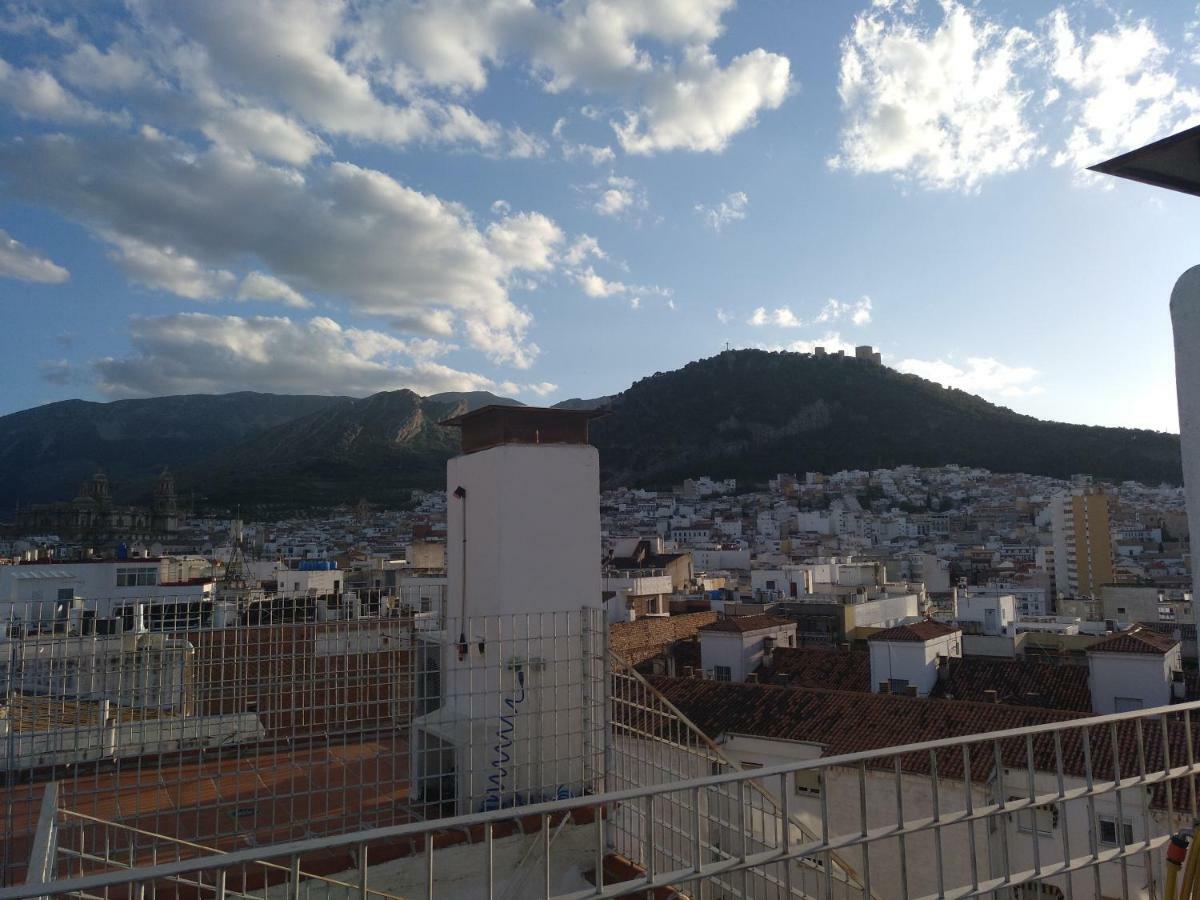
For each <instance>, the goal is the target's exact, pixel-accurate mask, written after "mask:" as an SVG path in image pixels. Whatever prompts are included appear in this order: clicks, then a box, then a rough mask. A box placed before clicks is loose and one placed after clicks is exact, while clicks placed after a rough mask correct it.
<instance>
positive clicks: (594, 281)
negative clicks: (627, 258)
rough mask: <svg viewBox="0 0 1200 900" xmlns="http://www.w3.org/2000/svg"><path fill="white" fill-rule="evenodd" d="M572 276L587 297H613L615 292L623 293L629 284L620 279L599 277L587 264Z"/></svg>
mask: <svg viewBox="0 0 1200 900" xmlns="http://www.w3.org/2000/svg"><path fill="white" fill-rule="evenodd" d="M572 277H573V278H574V279H575V280H576V281H577V282H578V283H579V286H580V287H581V288H582V289H583V292H584V293H585V294H587V296H589V297H596V298H601V297H613V296H615V295H617V294H624V293H625V292H626V291H628V290H629V286H628V285H626V284H624V283H622V282H620V281H607V280H605V279H604V278H602V277H600V276H599V275H597V274H596V270H595V269H593V268H592V267H591V266H588V267H587V268H586V269H584V270H583V271H581V272H576V273H574V274H573V275H572Z"/></svg>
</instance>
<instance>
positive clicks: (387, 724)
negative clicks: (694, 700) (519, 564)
mask: <svg viewBox="0 0 1200 900" xmlns="http://www.w3.org/2000/svg"><path fill="white" fill-rule="evenodd" d="M22 611H23V612H25V613H28V612H29V611H30V607H29V605H26V606H25V607H23V608H22ZM277 611H278V610H277ZM243 612H244V611H243ZM332 612H334V613H335V615H330V614H329V612H327V613H326V614H324V615H322V617H321V620H320V621H318V620H316V619H315V617H312V616H311V615H308V614H307V613H305V612H300V613H299V614H296V613H295V611H294V610H293V611H291V613H290V614H286V615H280V616H279V620H278V621H275V620H273V619H272V617H271V616H270V615H267V614H262V613H261V612H260V613H259V614H257V615H255V616H254V617H253V620H252V621H247V617H246V616H245V615H238V616H236V617H232V618H230V619H229V620H228V621H225V622H223V623H217V624H214V623H213V622H212V621H211V620H208V621H203V622H199V623H197V622H194V621H193V622H191V623H190V626H191V627H189V628H188V629H187V630H184V631H173V630H166V631H149V630H147V629H146V627H145V625H146V621H147V620H148V619H149V618H150V617H149V616H147V615H144V614H142V615H139V616H138V618H137V621H136V622H132V623H130V624H131V627H130V628H129V630H124V629H123V628H122V627H121V623H120V622H118V623H117V624H116V625H114V626H112V627H111V629H110V627H108V626H105V627H103V633H101V632H100V630H98V629H96V628H92V627H89V628H87V629H86V633H85V630H84V629H81V628H80V627H78V622H72V621H70V620H67V619H64V618H61V617H58V618H56V617H55V616H54V615H53V614H52V613H51V614H48V615H47V616H45V617H41V616H38V617H37V618H36V619H35V620H34V621H36V622H37V625H36V627H30V625H31V620H30V619H28V618H27V619H25V620H23V621H16V620H15V619H14V620H12V621H10V622H9V623H8V624H9V625H10V626H17V627H10V628H8V629H7V630H6V631H5V636H3V637H0V779H2V784H0V885H12V884H16V883H20V882H21V881H22V880H24V878H25V877H26V875H27V871H26V870H27V868H28V865H29V857H30V852H31V849H32V848H33V846H34V844H35V843H36V841H37V836H38V823H39V819H40V817H42V811H43V807H44V800H45V798H46V797H47V795H48V791H49V790H50V789H51V788H52V789H53V791H54V792H55V793H56V794H57V802H56V804H54V805H55V806H56V808H57V809H59V810H61V811H63V813H64V815H70V816H73V817H74V818H73V819H72V820H71V823H70V826H71V827H69V828H67V829H66V830H65V831H62V832H61V833H62V834H66V835H68V836H70V835H73V834H84V838H83V839H85V840H86V845H87V846H88V847H89V848H93V847H94V846H95V839H94V836H93V837H91V838H88V837H87V836H86V834H85V832H87V831H88V829H86V828H83V827H82V826H81V825H80V824H79V823H80V822H83V821H85V820H95V822H97V823H100V822H103V823H109V826H111V827H109V826H105V827H106V828H108V831H106V832H105V834H106V836H105V838H104V842H103V843H104V844H105V845H106V846H109V847H110V848H113V847H116V846H117V845H116V844H114V843H113V835H116V834H118V833H119V832H120V833H124V834H126V835H131V834H135V833H136V834H140V835H142V837H141V838H139V839H138V840H137V841H135V842H132V843H130V844H129V846H130V847H132V848H134V849H136V850H137V852H136V853H135V854H134V857H133V858H132V859H129V858H128V857H122V859H123V861H124V863H125V864H126V865H127V866H128V865H133V866H134V867H137V866H140V865H142V864H148V863H153V862H154V861H156V860H157V861H159V862H162V861H164V860H166V859H168V858H183V857H185V856H188V855H194V854H195V853H196V852H197V850H196V848H197V847H201V848H211V849H212V850H213V851H230V850H235V849H239V848H244V847H247V846H268V845H272V844H276V843H280V842H286V841H290V840H300V839H305V838H314V837H324V836H330V835H335V834H341V833H345V832H353V831H359V830H362V829H367V828H372V827H383V826H388V825H395V824H400V823H405V822H411V821H413V820H415V819H421V818H434V819H436V818H438V817H442V816H445V815H454V814H459V813H462V814H466V813H470V812H473V811H478V810H479V809H482V808H491V807H493V806H494V807H510V806H516V805H524V804H528V803H532V802H538V801H541V800H543V799H547V798H555V797H560V796H571V795H576V794H581V793H583V792H584V791H588V792H595V791H596V790H597V789H598V788H599V786H600V785H599V778H600V770H601V767H602V760H603V749H604V746H605V737H604V734H605V729H606V722H607V716H606V713H605V704H606V689H607V685H606V683H605V673H606V665H605V662H604V659H605V657H604V654H605V652H606V651H605V648H604V641H605V638H606V631H605V629H604V622H603V618H604V616H603V611H601V610H592V609H589V610H573V611H563V612H548V613H542V614H529V615H513V616H478V617H472V618H468V619H465V620H457V619H437V620H431V619H429V618H428V617H427V616H424V615H421V614H403V613H401V612H400V610H399V609H398V608H389V607H378V608H374V609H370V608H364V607H363V606H362V605H359V606H356V607H355V608H354V609H353V610H345V611H342V612H344V613H345V615H343V614H342V613H341V612H338V611H337V610H333V611H332ZM349 615H353V616H354V617H353V618H350V617H348V616H349ZM158 621H160V622H162V620H161V619H160V620H158ZM163 624H167V623H163ZM168 627H169V625H168ZM95 827H96V828H100V826H99V825H96V826H95ZM146 835H156V836H157V843H153V842H151V843H149V844H148V843H147V841H148V840H149V839H148V838H145V836H146ZM126 843H129V842H126ZM60 845H61V841H60ZM121 846H125V845H124V844H122V845H121ZM87 852H88V854H89V858H90V857H94V856H96V855H97V854H94V853H92V850H91V849H89V850H88V851H87ZM98 855H99V856H100V857H104V855H105V854H104V853H100V854H98ZM114 859H116V857H114ZM91 861H92V862H93V863H95V859H92V860H91ZM62 871H75V870H74V869H68V870H63V869H61V868H60V869H56V870H55V872H56V874H61V872H62Z"/></svg>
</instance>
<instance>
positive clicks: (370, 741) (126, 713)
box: [0, 610, 1200, 900]
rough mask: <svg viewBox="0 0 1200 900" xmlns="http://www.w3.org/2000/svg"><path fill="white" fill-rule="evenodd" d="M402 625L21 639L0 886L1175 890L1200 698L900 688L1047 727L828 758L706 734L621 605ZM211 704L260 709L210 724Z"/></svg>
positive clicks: (18, 894) (792, 746)
mask: <svg viewBox="0 0 1200 900" xmlns="http://www.w3.org/2000/svg"><path fill="white" fill-rule="evenodd" d="M405 628H406V625H405V620H403V619H395V618H390V619H389V618H386V617H381V618H377V619H371V618H362V619H357V620H345V621H337V622H325V623H319V627H318V625H317V624H314V623H285V624H279V625H276V624H259V625H253V626H250V625H246V624H244V623H243V624H240V625H238V626H237V627H232V628H227V629H212V630H211V633H207V632H206V633H204V634H189V635H186V636H180V635H176V636H173V637H172V639H173V640H180V641H184V642H186V643H187V644H188V645H190V647H191V651H190V652H191V653H192V654H193V655H192V656H190V657H189V656H187V652H188V650H187V648H184V647H174V648H173V649H172V653H173V654H175V655H172V653H166V652H165V650H164V648H162V647H157V648H156V647H152V648H151V650H150V651H149V652H143V650H142V649H141V647H142V643H141V641H142V635H141V634H140V633H134V634H131V635H126V636H124V637H121V636H120V635H118V637H119V638H121V640H122V641H124V644H128V647H127V648H125V649H123V650H122V653H125V652H126V651H128V652H129V653H132V654H133V656H132V657H127V656H121V655H117V656H113V655H112V654H111V653H109V652H108V650H110V649H111V648H108V649H103V648H106V647H108V645H107V644H105V643H104V642H103V641H101V640H100V639H99V637H98V636H93V635H88V636H87V637H88V638H93V637H95V640H93V642H92V644H91V645H86V644H79V643H78V642H77V641H76V638H82V637H84V636H82V635H77V636H75V637H72V635H71V634H70V633H69V632H67V633H65V634H59V635H57V636H55V635H54V633H51V635H50V636H51V637H54V639H55V640H57V641H59V644H55V645H54V646H56V647H61V648H66V649H70V648H77V647H78V646H93V647H96V648H102V649H103V652H98V653H96V654H93V656H92V657H88V656H87V655H86V654H85V655H84V658H90V659H100V660H109V659H110V657H111V658H112V659H115V660H117V663H119V664H114V665H109V664H108V663H105V664H104V665H103V666H101V665H99V664H96V665H90V664H89V665H83V666H81V665H79V664H78V654H76V656H74V657H73V656H71V655H70V654H68V653H67V652H66V649H62V651H61V652H55V653H49V654H41V655H39V653H37V652H34V651H35V650H36V649H37V647H40V646H42V644H37V645H36V646H34V645H30V646H27V647H24V648H23V650H24V651H27V652H25V655H19V654H18V655H17V656H16V657H14V656H13V655H12V654H11V653H10V655H9V656H8V657H6V658H7V659H9V660H10V662H9V665H8V668H7V670H6V676H5V677H6V679H7V682H6V683H7V686H8V691H7V694H6V697H7V700H6V702H5V710H6V716H7V718H6V719H5V722H6V728H7V729H8V731H7V738H8V740H7V745H6V746H7V748H8V749H7V751H6V752H7V756H6V759H7V763H6V765H7V769H6V776H7V778H8V783H7V785H6V787H5V788H4V802H5V806H4V807H3V809H4V815H5V820H4V822H5V833H4V842H5V851H4V852H5V854H6V858H7V860H8V861H9V862H8V868H7V870H6V873H7V876H8V877H7V882H6V886H3V887H0V900H7V898H26V897H41V896H50V895H53V896H75V897H106V898H118V897H121V898H123V897H139V898H143V897H164V898H166V897H176V896H179V897H182V896H199V897H209V896H211V897H229V896H237V897H264V898H265V897H299V896H312V897H337V896H347V897H348V896H355V897H399V896H426V897H439V896H445V897H459V896H487V897H490V898H501V900H503V898H505V897H509V898H517V897H529V896H542V897H547V898H560V900H566V898H574V900H584V898H596V900H599V898H608V897H619V896H624V895H626V894H630V893H636V892H644V891H648V890H653V891H658V890H662V891H676V892H679V893H681V894H684V895H687V896H690V897H693V898H697V900H705V898H713V900H715V898H722V897H752V898H768V900H775V898H779V900H784V898H786V900H791V898H801V897H813V898H816V897H824V898H831V900H833V898H836V900H842V898H854V900H858V898H867V897H880V898H891V897H900V898H910V897H935V896H949V897H976V896H985V895H989V894H995V893H1007V892H1009V891H1011V890H1014V889H1017V888H1023V887H1025V886H1036V887H1037V890H1038V891H1040V892H1041V895H1055V892H1058V893H1059V894H1061V895H1062V896H1065V897H1080V898H1083V897H1091V896H1102V895H1103V896H1122V897H1137V896H1147V897H1149V896H1161V894H1162V885H1163V880H1164V879H1163V863H1162V859H1161V850H1162V848H1163V847H1164V845H1165V843H1166V842H1167V840H1168V839H1169V836H1170V835H1171V834H1172V833H1173V832H1175V831H1177V830H1180V829H1182V828H1188V827H1190V826H1191V824H1192V823H1193V822H1194V821H1195V820H1196V819H1197V787H1198V786H1197V784H1196V776H1197V775H1198V774H1200V766H1198V765H1197V762H1196V743H1197V736H1198V729H1197V728H1196V726H1195V725H1194V724H1193V721H1192V720H1193V718H1194V717H1195V716H1196V715H1197V712H1198V711H1200V702H1198V703H1186V704H1179V705H1176V706H1170V707H1162V708H1158V709H1151V710H1141V711H1137V712H1129V713H1121V714H1116V715H1109V716H1100V717H1087V718H1085V717H1072V716H1071V715H1070V714H1067V713H1061V712H1060V713H1055V712H1051V711H1045V710H1038V711H1031V710H1023V709H1018V708H1013V709H1012V711H1011V714H1007V713H1005V712H1004V710H1005V708H1003V707H998V706H996V705H994V704H989V705H987V706H986V707H982V706H981V705H978V704H970V703H962V702H961V701H933V700H921V701H915V700H907V699H906V698H894V699H888V700H884V701H882V702H895V703H900V704H905V708H906V710H909V711H910V712H908V713H906V714H907V715H908V716H909V717H910V718H911V720H912V721H916V720H918V719H920V718H921V717H922V716H924V715H925V714H926V712H925V711H926V710H929V709H931V706H930V704H941V706H939V708H941V709H945V708H947V707H946V704H956V706H955V708H957V709H960V710H962V711H963V712H962V715H961V718H960V719H959V722H960V723H968V724H969V722H971V721H987V722H993V723H997V724H1002V723H1003V722H1004V721H1011V722H1014V723H1021V725H1022V727H1015V728H1008V729H1005V730H1000V731H991V732H985V733H980V734H969V735H965V736H950V737H946V738H942V739H938V740H933V741H922V742H919V743H901V744H898V745H897V746H892V747H886V748H881V749H873V750H869V751H863V752H852V753H834V754H831V755H823V754H827V753H829V748H828V747H826V746H822V745H821V744H819V743H812V742H806V741H804V740H802V739H800V740H796V739H793V737H800V738H802V737H803V733H804V729H802V728H800V729H798V730H797V731H796V732H795V734H793V733H792V732H789V731H788V730H787V729H780V728H772V727H764V728H763V729H762V732H761V733H760V734H759V735H758V736H755V735H753V734H751V735H742V734H737V735H734V734H720V733H713V734H704V733H702V732H701V731H700V730H698V729H697V728H696V727H695V726H694V725H693V724H692V723H691V722H690V721H689V720H688V719H687V717H686V716H685V715H684V714H683V713H681V712H680V710H679V708H677V707H676V705H674V704H673V703H672V702H671V701H670V699H669V696H670V695H672V693H673V692H672V689H671V687H670V683H668V682H666V681H662V682H659V681H657V680H656V681H655V682H654V683H651V682H649V681H647V680H646V679H643V678H642V677H641V676H640V675H638V674H637V673H636V671H634V670H633V669H632V668H631V667H629V666H628V665H627V664H625V663H624V662H622V661H621V660H619V659H615V658H610V657H609V655H608V653H607V650H606V635H607V630H606V627H605V625H604V616H603V613H602V612H601V611H600V610H582V611H571V612H563V613H546V614H542V615H530V616H508V617H480V618H476V619H470V620H466V621H464V622H454V621H447V622H445V623H444V627H443V628H441V629H440V630H439V631H437V632H428V631H423V632H418V631H417V630H415V627H414V628H410V629H409V630H408V631H405ZM403 635H407V636H406V637H403V639H402V636H403ZM107 637H109V636H105V638H107ZM46 639H47V635H44V634H43V635H39V636H37V640H38V641H44V640H46ZM20 640H22V641H25V640H29V639H28V638H21V639H20ZM393 640H394V641H395V642H396V643H392V642H393ZM124 644H123V645H122V646H123V647H124ZM13 649H14V648H12V647H9V650H10V651H11V650H13ZM180 654H182V656H180ZM397 654H403V661H402V664H401V659H400V658H399V657H397ZM71 659H76V664H74V665H71V666H67V665H66V664H65V663H66V661H68V660H71ZM39 660H40V662H38V663H37V665H33V664H32V663H31V661H39ZM322 660H324V662H322ZM147 667H149V670H150V671H152V672H155V673H157V674H156V677H155V678H150V677H148V676H147ZM178 673H182V674H178ZM188 673H190V677H189V675H188ZM167 675H170V677H167ZM102 676H103V677H102ZM130 679H131V680H132V681H133V684H134V685H135V686H136V687H137V690H136V691H132V692H131V691H130V690H129V688H130V687H131V685H129V684H128V683H127V682H128V680H130ZM657 684H662V685H663V687H662V690H658V689H657V688H656V685H657ZM674 684H676V685H678V684H681V682H674ZM83 688H86V689H87V690H86V691H84V690H83ZM757 690H759V691H763V692H776V693H775V694H774V695H775V696H783V695H784V694H783V693H782V692H786V691H788V690H790V689H784V688H774V687H763V688H759V689H757ZM98 694H107V695H108V696H101V697H99V698H98V697H97V695H98ZM795 696H799V694H796V695H795ZM131 698H132V699H131ZM134 700H136V701H137V703H136V704H135V703H134V702H133V701H134ZM151 700H155V701H156V702H157V704H158V705H156V706H155V705H152V704H151V703H150V701H151ZM105 703H107V704H108V705H107V706H104V705H103V704H105ZM138 704H140V705H138ZM845 709H847V710H849V711H848V712H846V713H844V715H846V716H852V715H853V714H854V713H853V711H854V709H855V707H854V705H853V704H847V705H846V707H845ZM981 709H986V710H988V711H989V715H987V716H983V715H982V713H980V715H979V716H977V717H976V718H975V719H973V718H972V711H975V712H979V710H981ZM152 711H153V713H154V714H153V715H151V712H152ZM997 712H998V713H999V714H997ZM1005 715H1007V716H1008V718H1007V719H1006V718H1004V716H1005ZM213 716H217V717H222V716H233V717H234V719H233V721H234V722H235V723H242V724H243V725H245V724H246V723H248V722H250V721H251V720H252V721H253V722H254V728H253V729H251V728H249V726H248V725H246V727H240V726H239V729H234V730H232V731H230V730H228V729H226V730H222V729H220V728H218V729H216V732H215V733H216V734H218V735H220V736H221V740H219V741H218V742H217V743H216V744H215V745H209V744H208V743H204V741H207V739H208V736H209V735H210V730H209V729H207V727H200V725H201V724H203V723H204V722H207V721H208V719H210V718H211V717H213ZM1031 718H1032V719H1034V720H1035V722H1034V724H1026V723H1028V722H1029V721H1030V719H1031ZM164 721H168V722H175V723H176V724H175V726H174V727H176V728H178V729H180V730H179V732H178V735H179V736H177V737H172V736H171V733H170V732H169V730H168V731H164V730H163V729H164V727H165V726H164V725H163V724H162V723H163V722H164ZM220 721H226V720H224V719H221V720H220ZM906 721H907V720H906ZM179 723H185V724H179ZM770 724H771V723H769V722H764V726H770ZM510 726H511V730H510ZM839 727H840V728H849V729H853V728H862V729H869V728H871V727H872V723H871V722H870V721H863V722H857V723H856V722H853V721H845V722H841V723H836V722H835V723H828V724H827V726H826V731H832V730H834V729H836V728H839ZM30 734H33V735H40V736H41V738H39V739H42V738H45V735H47V734H56V735H58V737H57V738H56V739H55V741H49V739H46V740H45V741H43V743H42V744H39V745H36V746H33V750H29V746H28V745H27V744H28V742H27V738H26V736H28V735H30ZM98 734H102V735H103V740H100V739H99V738H97V737H96V735H98ZM189 735H190V736H192V737H193V738H195V739H197V740H200V739H203V741H202V742H201V745H198V746H193V745H191V744H188V743H187V741H186V740H185V738H186V737H187V736H189ZM896 736H897V738H902V737H903V735H902V734H897V735H896ZM22 741H26V743H22ZM170 741H176V744H170ZM852 743H853V742H851V745H852ZM97 748H99V749H97ZM34 751H36V752H39V753H44V754H48V755H47V756H45V758H44V759H43V760H42V762H43V763H44V764H42V765H32V764H31V760H32V759H33V757H29V756H27V755H24V754H26V753H27V752H29V753H32V752H34ZM56 754H57V755H56ZM64 754H65V756H64ZM89 754H90V755H89ZM81 756H82V757H85V758H79V757H81ZM67 757H70V758H69V759H68V758H67ZM751 759H754V760H755V761H756V763H761V765H760V766H758V767H754V768H751V767H750V760H751ZM47 760H48V761H47ZM35 761H36V760H35ZM743 764H745V765H743Z"/></svg>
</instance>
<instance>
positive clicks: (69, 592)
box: [58, 588, 75, 600]
mask: <svg viewBox="0 0 1200 900" xmlns="http://www.w3.org/2000/svg"><path fill="white" fill-rule="evenodd" d="M58 599H59V600H74V599H75V588H59V589H58Z"/></svg>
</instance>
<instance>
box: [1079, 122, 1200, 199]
mask: <svg viewBox="0 0 1200 900" xmlns="http://www.w3.org/2000/svg"><path fill="white" fill-rule="evenodd" d="M1088 168H1089V169H1090V170H1091V171H1093V172H1099V173H1100V174H1102V175H1115V176H1116V177H1117V178H1128V179H1129V180H1130V181H1140V182H1141V183H1142V184H1150V185H1154V186H1155V187H1162V188H1168V189H1169V190H1172V191H1181V192H1183V193H1185V194H1192V195H1193V196H1197V197H1200V125H1197V126H1195V127H1193V128H1188V129H1186V130H1185V131H1181V132H1179V133H1178V134H1172V135H1169V136H1168V137H1165V138H1163V139H1162V140H1158V141H1155V142H1154V143H1152V144H1147V145H1146V146H1144V147H1139V148H1138V149H1136V150H1131V151H1129V152H1128V153H1123V154H1121V155H1120V156H1114V157H1113V158H1112V159H1110V160H1106V161H1105V162H1102V163H1097V164H1096V165H1094V166H1089V167H1088Z"/></svg>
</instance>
